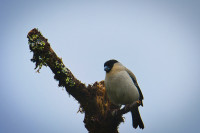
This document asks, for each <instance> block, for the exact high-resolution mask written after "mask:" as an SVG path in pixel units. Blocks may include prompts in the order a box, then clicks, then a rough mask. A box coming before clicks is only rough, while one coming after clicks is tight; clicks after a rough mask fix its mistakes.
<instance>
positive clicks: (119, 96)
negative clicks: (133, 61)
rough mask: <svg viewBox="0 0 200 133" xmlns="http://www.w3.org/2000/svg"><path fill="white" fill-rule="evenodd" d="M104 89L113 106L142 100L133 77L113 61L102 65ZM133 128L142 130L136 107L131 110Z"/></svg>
mask: <svg viewBox="0 0 200 133" xmlns="http://www.w3.org/2000/svg"><path fill="white" fill-rule="evenodd" d="M104 70H105V72H106V76H105V80H104V81H105V88H106V93H107V95H108V98H109V99H110V101H111V102H112V103H113V104H115V105H129V104H132V103H133V102H137V101H140V102H141V105H142V106H143V102H142V100H143V99H144V97H143V94H142V91H141V89H140V87H139V85H138V83H137V80H136V77H135V75H134V74H133V73H132V72H131V71H130V70H129V69H127V68H126V67H125V66H123V65H122V64H121V63H120V62H118V61H117V60H115V59H111V60H108V61H106V62H105V63H104ZM131 115H132V125H133V128H135V129H136V128H137V127H138V126H139V127H140V128H141V129H144V123H143V121H142V118H141V116H140V113H139V109H138V106H137V107H135V108H133V109H132V110H131Z"/></svg>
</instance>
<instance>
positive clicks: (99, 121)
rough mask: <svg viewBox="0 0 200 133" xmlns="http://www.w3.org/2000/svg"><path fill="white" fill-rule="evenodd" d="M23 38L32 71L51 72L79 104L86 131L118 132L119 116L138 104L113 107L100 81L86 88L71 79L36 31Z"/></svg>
mask: <svg viewBox="0 0 200 133" xmlns="http://www.w3.org/2000/svg"><path fill="white" fill-rule="evenodd" d="M27 38H28V43H29V48H30V50H31V52H33V58H32V59H31V61H32V62H34V63H35V69H37V68H38V70H37V71H38V72H39V70H40V69H41V68H42V66H48V67H49V68H50V69H51V70H52V72H53V73H54V79H56V80H57V81H58V82H59V84H58V86H62V87H65V89H66V91H67V92H68V93H69V94H70V95H72V96H73V97H74V98H75V99H76V100H77V101H78V102H79V103H80V109H79V111H80V112H81V113H85V118H84V124H85V127H86V129H87V130H88V132H89V133H118V126H119V124H120V123H121V122H123V121H124V120H123V117H122V115H123V114H125V113H127V112H129V111H130V110H131V108H132V107H134V106H139V105H140V104H139V103H134V104H133V105H132V106H128V107H124V108H123V109H120V107H118V106H116V105H113V104H112V103H111V102H110V101H109V99H108V97H107V95H106V91H105V86H104V81H100V82H95V83H94V84H92V85H88V86H86V85H85V84H83V83H81V81H79V80H78V79H76V78H75V77H74V75H73V74H72V72H71V71H70V70H69V69H68V68H67V67H66V66H65V65H64V64H63V62H62V59H61V58H59V57H58V56H57V55H56V53H55V52H54V51H53V49H52V48H51V47H50V44H49V43H48V40H47V39H46V38H44V37H43V36H42V34H41V33H40V32H39V31H38V30H37V29H32V30H31V31H30V32H29V33H28V35H27Z"/></svg>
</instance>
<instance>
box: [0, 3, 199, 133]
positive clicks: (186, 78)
mask: <svg viewBox="0 0 200 133" xmlns="http://www.w3.org/2000/svg"><path fill="white" fill-rule="evenodd" d="M199 7H200V1H199V0H168V1H159V0H157V1H156V0H129V1H128V0H124V1H122V0H121V1H120V0H115V1H114V0H113V1H111V0H110V1H89V0H84V1H76V0H73V1H72V0H71V1H67V0H65V1H64V0H63V1H39V0H38V1H37V0H36V1H29V0H24V1H22V0H18V1H17V0H16V1H14V0H13V1H11V0H10V1H9V0H1V1H0V18H1V21H0V28H1V32H0V62H1V65H0V72H1V78H0V132H1V133H27V132H28V133H47V132H48V133H67V132H80V133H86V132H87V130H86V129H85V127H84V124H83V118H84V114H80V113H78V114H77V113H76V112H77V111H78V108H79V105H78V103H77V101H75V100H74V98H73V97H71V96H70V97H69V95H68V94H67V93H66V92H65V91H64V90H63V89H62V88H59V87H57V84H58V82H57V81H55V80H54V79H53V74H52V72H51V71H50V69H49V68H47V67H44V68H42V70H41V73H40V74H38V73H36V70H34V64H33V63H32V62H31V61H30V59H31V57H32V53H30V50H29V47H28V40H27V38H26V35H27V33H28V32H29V31H30V30H31V29H32V28H38V29H39V30H40V31H41V32H42V34H43V35H44V36H45V37H46V38H48V40H49V43H50V44H51V46H52V48H53V49H54V50H55V52H56V53H57V55H58V56H59V57H62V59H63V61H64V63H65V65H66V66H67V67H68V68H69V69H70V70H71V71H72V72H73V73H74V75H75V76H76V77H77V78H78V79H79V80H81V81H82V82H83V83H86V84H90V83H94V82H95V81H101V80H103V79H104V77H105V72H104V70H103V64H104V62H105V61H107V60H109V59H113V58H114V59H117V60H118V61H120V62H121V63H122V64H124V65H125V66H126V67H128V68H129V69H130V70H132V71H133V73H135V75H136V77H137V79H138V82H139V85H140V88H141V90H142V92H143V94H144V107H140V112H141V116H142V118H143V121H144V124H145V129H144V130H140V129H136V130H135V129H133V128H132V122H131V115H130V113H128V114H126V115H124V116H125V123H122V124H121V125H120V126H119V131H120V132H121V133H133V132H135V133H141V132H142V133H169V132H170V133H184V132H185V133H187V132H190V133H197V132H200V129H199V123H200V116H199V112H200V105H199V96H198V94H199V93H200V91H199V89H200V83H199V82H200V80H199V75H200V70H199V68H200V58H199V57H200V8H199Z"/></svg>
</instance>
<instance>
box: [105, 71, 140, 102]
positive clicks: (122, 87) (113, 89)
mask: <svg viewBox="0 0 200 133" xmlns="http://www.w3.org/2000/svg"><path fill="white" fill-rule="evenodd" d="M105 86H106V92H107V95H108V97H109V98H110V100H111V102H113V103H114V104H131V103H133V102H134V101H136V100H138V99H139V93H138V90H137V88H136V86H135V85H134V83H133V81H132V79H131V77H130V76H129V74H128V73H127V72H126V71H120V72H117V73H114V74H112V75H109V74H107V75H106V78H105Z"/></svg>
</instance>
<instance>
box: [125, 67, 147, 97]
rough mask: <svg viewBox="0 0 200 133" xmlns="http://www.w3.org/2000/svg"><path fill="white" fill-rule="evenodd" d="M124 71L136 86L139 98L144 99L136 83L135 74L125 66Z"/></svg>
mask: <svg viewBox="0 0 200 133" xmlns="http://www.w3.org/2000/svg"><path fill="white" fill-rule="evenodd" d="M126 71H127V73H128V74H129V76H130V77H131V79H132V80H133V83H134V84H135V86H136V87H137V89H138V92H139V95H140V99H139V100H140V101H142V100H143V99H144V97H143V94H142V91H141V89H140V87H139V85H138V83H137V79H136V77H135V75H134V74H133V73H132V72H131V71H130V70H129V69H127V68H126Z"/></svg>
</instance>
